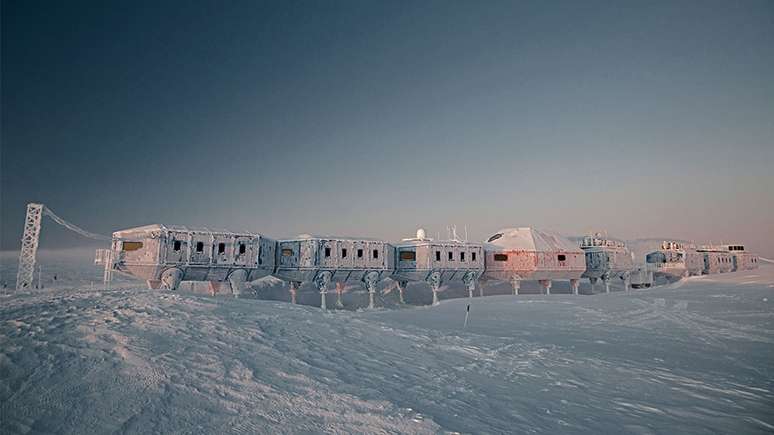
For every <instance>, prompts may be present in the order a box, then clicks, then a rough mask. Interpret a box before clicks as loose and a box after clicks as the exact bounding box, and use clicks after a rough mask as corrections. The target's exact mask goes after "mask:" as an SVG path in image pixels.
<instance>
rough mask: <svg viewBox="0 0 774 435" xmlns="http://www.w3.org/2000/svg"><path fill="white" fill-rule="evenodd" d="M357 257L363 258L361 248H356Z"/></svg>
mask: <svg viewBox="0 0 774 435" xmlns="http://www.w3.org/2000/svg"><path fill="white" fill-rule="evenodd" d="M357 258H363V250H362V249H358V250H357Z"/></svg>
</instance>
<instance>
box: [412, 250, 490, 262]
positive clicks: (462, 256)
mask: <svg viewBox="0 0 774 435" xmlns="http://www.w3.org/2000/svg"><path fill="white" fill-rule="evenodd" d="M446 255H447V259H448V260H449V261H454V252H452V251H448V252H447V253H446ZM465 258H466V257H465V252H460V255H459V259H460V261H463V262H464V261H466V260H465ZM400 260H401V261H416V260H417V253H416V251H400ZM435 261H441V251H435ZM470 261H476V253H475V252H471V253H470Z"/></svg>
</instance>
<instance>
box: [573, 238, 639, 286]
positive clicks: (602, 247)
mask: <svg viewBox="0 0 774 435" xmlns="http://www.w3.org/2000/svg"><path fill="white" fill-rule="evenodd" d="M580 247H581V249H583V251H584V252H585V256H586V271H585V272H583V277H584V278H588V279H589V281H590V282H591V288H592V291H593V289H594V284H595V283H596V282H597V280H598V279H601V280H602V282H603V283H604V284H605V291H606V292H608V293H609V292H610V278H613V277H619V278H621V279H623V280H624V287H625V289H626V290H628V289H629V285H630V280H629V279H630V277H631V272H632V270H633V269H634V261H633V260H632V253H631V252H630V251H629V249H628V248H627V247H626V244H625V243H624V242H623V241H621V240H616V239H612V238H608V237H603V236H602V235H601V234H594V235H591V236H586V237H584V238H583V239H582V240H581V242H580Z"/></svg>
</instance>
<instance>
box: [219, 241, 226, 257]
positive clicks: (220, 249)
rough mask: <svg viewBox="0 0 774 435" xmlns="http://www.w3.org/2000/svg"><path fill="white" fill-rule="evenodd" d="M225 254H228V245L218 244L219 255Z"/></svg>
mask: <svg viewBox="0 0 774 435" xmlns="http://www.w3.org/2000/svg"><path fill="white" fill-rule="evenodd" d="M225 252H226V244H225V243H218V254H223V253H225Z"/></svg>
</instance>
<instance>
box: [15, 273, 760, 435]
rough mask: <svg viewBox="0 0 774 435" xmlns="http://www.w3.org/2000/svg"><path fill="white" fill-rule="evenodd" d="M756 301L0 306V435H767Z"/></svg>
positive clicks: (132, 298) (707, 292)
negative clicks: (325, 309)
mask: <svg viewBox="0 0 774 435" xmlns="http://www.w3.org/2000/svg"><path fill="white" fill-rule="evenodd" d="M409 291H411V288H410V289H409ZM468 302H470V303H471V304H472V307H471V312H470V322H469V324H468V327H467V329H466V330H463V329H462V324H463V318H464V312H465V307H466V305H467V304H468ZM772 303H774V266H771V265H767V264H764V265H762V267H761V268H760V269H759V270H755V271H746V272H737V273H731V274H724V275H714V276H707V277H698V278H690V279H687V280H683V281H681V282H679V283H678V284H673V285H671V286H669V287H663V288H656V289H651V290H640V291H633V292H631V293H630V294H625V293H622V292H619V293H614V294H610V295H604V294H602V295H594V296H571V295H551V296H540V295H520V296H508V295H498V296H491V297H485V298H474V299H473V300H472V301H468V300H467V299H455V300H447V301H444V302H442V303H441V305H440V306H435V307H409V308H407V309H398V310H376V311H370V312H369V311H356V312H353V311H334V312H329V313H327V314H324V313H322V312H320V310H319V309H317V308H314V307H310V306H299V305H295V306H294V305H290V304H288V303H285V302H276V301H266V300H255V299H233V298H211V297H207V296H203V295H197V294H191V293H184V292H178V293H172V292H162V291H153V290H147V289H142V288H137V287H131V288H125V287H120V288H117V289H113V290H110V291H100V290H97V289H95V290H89V288H77V289H73V288H61V289H45V290H38V291H30V292H25V293H18V294H17V293H15V292H9V293H7V294H5V295H3V296H2V297H0V379H2V383H0V416H2V418H1V419H0V432H2V433H25V432H57V433H106V432H127V433H148V432H156V433H169V432H195V433H225V432H259V433H300V432H305V433H308V432H321V431H322V432H336V433H341V432H344V433H359V432H370V433H374V432H375V433H396V432H402V433H405V432H410V433H438V432H450V431H457V432H475V433H559V432H562V433H771V432H772V431H773V430H774V417H772V415H773V414H772V410H774V306H772Z"/></svg>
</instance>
